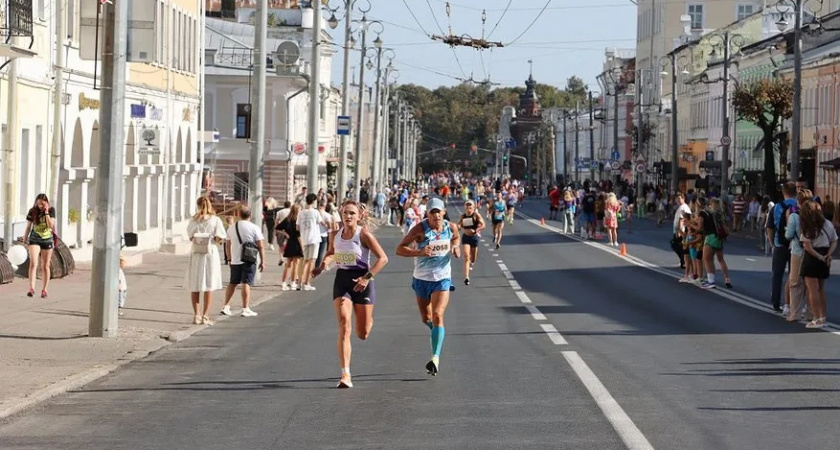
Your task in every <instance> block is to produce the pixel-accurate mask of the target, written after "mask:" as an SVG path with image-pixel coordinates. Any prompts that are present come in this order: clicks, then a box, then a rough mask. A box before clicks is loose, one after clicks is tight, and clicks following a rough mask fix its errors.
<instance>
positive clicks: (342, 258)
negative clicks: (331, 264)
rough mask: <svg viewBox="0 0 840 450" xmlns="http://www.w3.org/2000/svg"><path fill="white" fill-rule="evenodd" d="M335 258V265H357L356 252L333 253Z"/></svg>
mask: <svg viewBox="0 0 840 450" xmlns="http://www.w3.org/2000/svg"><path fill="white" fill-rule="evenodd" d="M333 259H335V265H337V266H340V267H346V266H354V265H356V254H355V253H351V252H341V253H338V252H337V253H335V254H334V255H333Z"/></svg>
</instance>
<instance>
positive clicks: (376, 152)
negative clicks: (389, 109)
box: [316, 2, 382, 198]
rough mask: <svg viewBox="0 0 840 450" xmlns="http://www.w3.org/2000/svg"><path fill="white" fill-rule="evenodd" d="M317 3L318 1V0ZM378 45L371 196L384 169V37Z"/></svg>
mask: <svg viewBox="0 0 840 450" xmlns="http://www.w3.org/2000/svg"><path fill="white" fill-rule="evenodd" d="M316 3H317V2H316ZM374 45H375V46H376V79H375V80H374V87H373V89H374V94H373V105H374V107H373V148H372V149H371V154H372V157H373V167H372V170H371V173H370V190H371V192H370V195H371V198H372V197H373V196H374V195H375V194H376V192H378V189H381V186H380V179H379V171H380V170H382V169H381V168H382V161H380V158H382V147H381V146H382V144H381V142H380V139H381V137H380V136H379V134H380V133H379V132H380V124H381V122H380V116H381V114H382V104H381V99H380V94H381V87H380V86H381V85H380V83H381V82H382V39H380V38H379V37H377V38H376V40H375V41H374Z"/></svg>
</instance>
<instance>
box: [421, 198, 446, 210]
mask: <svg viewBox="0 0 840 450" xmlns="http://www.w3.org/2000/svg"><path fill="white" fill-rule="evenodd" d="M436 209H437V210H438V211H445V210H446V206H444V204H443V200H441V199H439V198H433V199H431V200H429V204H428V205H427V206H426V210H427V211H429V212H432V211H434V210H436Z"/></svg>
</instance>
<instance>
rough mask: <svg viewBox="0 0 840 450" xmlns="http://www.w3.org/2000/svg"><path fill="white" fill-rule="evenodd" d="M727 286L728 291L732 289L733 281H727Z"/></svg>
mask: <svg viewBox="0 0 840 450" xmlns="http://www.w3.org/2000/svg"><path fill="white" fill-rule="evenodd" d="M725 286H726V289H732V281H730V280H726V283H725Z"/></svg>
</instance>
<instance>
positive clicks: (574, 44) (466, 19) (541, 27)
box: [331, 0, 636, 89]
mask: <svg viewBox="0 0 840 450" xmlns="http://www.w3.org/2000/svg"><path fill="white" fill-rule="evenodd" d="M370 2H371V9H370V12H369V13H368V18H371V19H377V20H381V21H382V22H383V25H384V32H383V33H382V35H381V38H382V40H383V41H385V46H386V47H390V48H392V49H393V50H394V51H395V53H396V59H395V60H394V65H395V66H396V67H397V69H398V70H399V72H400V75H399V80H398V83H400V84H407V83H415V84H421V85H424V86H427V87H430V88H434V87H437V86H441V85H445V86H451V85H455V84H458V83H460V81H459V80H457V79H456V78H462V79H469V78H472V79H474V80H478V81H481V80H485V79H487V78H489V79H490V81H491V82H493V83H500V84H501V85H502V86H524V82H525V79H526V78H528V70H529V69H528V60H529V59H531V60H533V61H534V63H533V64H534V78H535V79H536V80H537V81H538V82H540V83H545V84H551V85H556V86H560V87H562V86H564V85H565V82H566V79H567V78H568V77H570V76H572V75H577V76H579V77H581V78H583V79H584V81H585V82H586V83H588V84H589V86H590V87H591V88H593V89H597V83H596V82H595V76H596V75H597V74H598V73H600V72H601V67H602V64H603V61H604V49H605V48H606V47H618V48H633V47H634V46H635V36H636V6H635V5H633V4H632V3H631V2H630V1H629V0H552V1H550V2H549V5H548V7H547V8H546V9H545V11H544V12H543V13H542V15H540V16H539V18H538V19H537V20H536V22H535V23H534V24H533V26H532V27H531V28H530V29H529V30H528V31H527V33H525V34H524V35H523V36H522V37H520V38H519V39H518V40H516V38H517V37H518V36H519V35H520V34H522V33H523V32H525V30H526V29H527V28H528V25H529V24H530V23H531V22H533V21H534V19H536V18H537V16H538V14H540V10H541V9H542V8H543V6H544V5H545V4H546V0H452V1H450V2H449V3H450V15H449V17H448V18H447V15H446V1H445V0H405V1H403V0H370ZM331 3H332V4H333V5H337V4H340V3H343V2H338V1H336V0H333V1H332V2H331ZM406 3H407V4H408V7H407V6H406ZM508 3H510V7H509V9H508V10H507V12H506V13H505V15H504V17H502V13H503V11H504V9H505V7H506V6H507V5H508ZM357 5H359V6H366V0H357ZM482 9H486V11H487V21H486V24H485V32H486V33H487V34H489V33H490V31H491V30H492V29H493V28H494V27H495V26H496V23H497V22H499V19H500V18H501V22H500V23H499V25H498V27H496V30H495V31H493V33H492V34H491V35H490V36H489V38H488V40H490V41H501V42H502V43H504V44H506V46H505V47H504V48H499V49H494V50H493V51H492V52H491V51H490V50H484V51H477V50H473V49H470V48H466V47H456V48H455V49H454V50H453V49H451V48H450V47H449V46H448V45H446V44H443V43H441V42H433V41H431V39H429V38H428V37H426V36H425V35H424V32H423V30H425V32H426V33H428V34H438V35H440V34H442V33H441V29H442V30H443V32H444V33H443V34H449V27H450V25H451V27H452V33H453V34H455V35H463V34H468V35H470V36H472V37H475V38H480V37H481V36H482V24H481V15H482ZM411 13H413V14H414V15H415V16H416V17H417V20H416V21H415V19H414V18H412V15H411ZM433 14H434V17H433ZM354 18H356V19H358V18H360V14H359V13H354ZM435 18H436V19H437V21H435ZM418 22H419V24H418ZM332 34H333V37H334V38H335V39H336V42H339V43H340V42H342V41H343V39H344V33H343V24H342V25H340V26H339V28H338V30H335V31H332ZM369 36H370V34H369ZM372 40H373V37H370V38H369V40H368V42H370V41H372ZM508 44H509V46H508ZM456 56H457V59H456ZM341 58H342V54H341V53H339V54H338V55H337V58H336V59H335V60H334V65H333V83H335V84H339V83H340V82H341V67H342V62H341ZM351 58H352V59H351V65H352V66H355V67H358V65H359V53H358V52H353V53H351ZM366 78H367V79H368V80H370V78H369V77H366Z"/></svg>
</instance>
